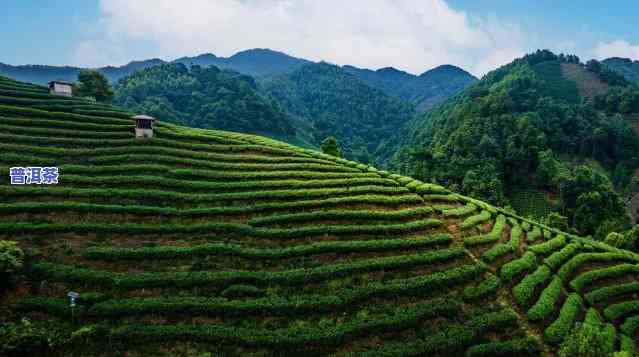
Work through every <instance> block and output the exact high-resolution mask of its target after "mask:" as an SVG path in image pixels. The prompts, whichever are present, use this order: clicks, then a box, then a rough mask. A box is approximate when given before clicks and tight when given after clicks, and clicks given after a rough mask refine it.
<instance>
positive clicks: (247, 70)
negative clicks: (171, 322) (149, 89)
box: [0, 48, 477, 112]
mask: <svg viewBox="0 0 639 357" xmlns="http://www.w3.org/2000/svg"><path fill="white" fill-rule="evenodd" d="M166 63H182V64H184V65H186V66H187V67H190V66H192V65H199V66H202V67H207V66H216V67H218V68H221V69H230V70H233V71H236V72H239V73H242V74H247V75H250V76H254V77H256V78H265V77H271V76H277V75H282V74H287V73H292V72H293V71H295V70H297V69H299V68H301V67H302V66H304V65H307V64H311V63H317V62H313V61H310V60H306V59H303V58H297V57H293V56H290V55H288V54H286V53H283V52H279V51H274V50H270V49H266V48H254V49H250V50H245V51H240V52H238V53H236V54H234V55H232V56H230V57H219V56H216V55H215V54H212V53H204V54H200V55H197V56H192V57H188V56H187V57H180V58H178V59H176V60H173V61H170V62H167V61H164V60H161V59H158V58H153V59H149V60H143V61H133V62H130V63H128V64H126V65H124V66H107V67H100V68H96V70H98V71H99V72H101V73H103V74H104V75H105V76H106V77H107V79H108V80H109V81H110V82H112V83H115V82H117V81H118V80H120V79H121V78H123V77H126V76H130V75H132V74H134V73H135V72H137V71H140V70H143V69H146V68H149V67H154V66H158V65H161V64H166ZM342 68H343V69H344V70H345V71H346V72H348V73H350V74H352V75H354V76H355V77H357V78H359V79H360V80H361V81H362V82H363V83H365V84H367V85H368V86H370V87H373V88H376V89H379V90H381V91H383V92H384V93H386V94H388V95H391V96H394V97H397V98H399V99H401V100H404V101H406V102H409V103H410V104H412V105H414V106H415V107H416V108H417V110H418V111H420V112H421V111H425V110H428V109H430V108H432V107H433V106H434V105H436V104H438V103H440V102H441V101H443V100H445V99H447V98H448V97H450V96H451V95H453V94H456V93H457V92H459V91H461V90H462V89H464V88H465V87H467V86H468V85H470V84H472V83H474V82H476V81H477V78H475V77H474V76H472V75H471V74H470V73H468V72H466V71H464V70H463V69H461V68H459V67H455V66H452V65H442V66H439V67H436V68H433V69H431V70H428V71H426V72H424V73H422V74H420V75H414V74H411V73H408V72H405V71H401V70H398V69H395V68H393V67H385V68H381V69H378V70H370V69H364V68H358V67H355V66H351V65H344V66H342ZM82 69H84V68H81V67H69V66H64V67H62V66H43V65H20V66H12V65H7V64H2V63H0V75H5V76H7V77H10V78H13V79H15V80H20V81H26V82H31V83H36V84H46V83H47V82H49V81H51V80H54V79H61V80H65V81H70V82H73V81H75V80H76V79H77V76H78V73H79V72H80V71H81V70H82Z"/></svg>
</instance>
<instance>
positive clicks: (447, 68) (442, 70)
mask: <svg viewBox="0 0 639 357" xmlns="http://www.w3.org/2000/svg"><path fill="white" fill-rule="evenodd" d="M439 74H457V75H464V76H469V77H472V78H475V79H476V77H475V76H473V75H472V74H470V73H468V72H467V71H465V70H463V69H461V68H459V67H457V66H453V65H452V64H443V65H440V66H437V67H435V68H432V69H429V70H428V71H426V72H424V73H422V74H420V75H419V77H425V76H432V75H439Z"/></svg>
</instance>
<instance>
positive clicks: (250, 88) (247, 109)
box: [114, 64, 295, 136]
mask: <svg viewBox="0 0 639 357" xmlns="http://www.w3.org/2000/svg"><path fill="white" fill-rule="evenodd" d="M114 102H115V104H118V105H121V106H124V107H126V108H128V109H130V110H132V111H134V112H139V113H145V114H149V115H153V116H155V117H157V118H159V119H160V120H163V121H167V122H172V123H177V124H184V125H187V126H191V127H196V128H214V129H220V130H231V131H238V132H247V133H266V134H269V133H270V134H271V135H276V136H293V135H295V128H294V127H293V125H292V124H291V121H290V118H289V117H288V116H287V115H286V113H285V112H284V111H283V110H282V109H281V108H280V107H279V105H277V103H276V102H275V101H274V100H273V99H272V98H269V97H267V96H265V95H263V94H260V93H259V92H258V91H257V84H256V83H255V80H254V79H253V78H252V77H250V76H246V75H241V74H239V73H237V72H233V71H230V70H220V69H219V68H217V67H215V66H210V67H206V68H202V67H200V66H192V67H191V68H190V69H189V68H187V67H186V66H185V65H183V64H166V65H161V66H156V67H152V68H148V69H145V70H142V71H139V72H136V73H135V74H133V75H131V76H129V77H126V78H123V79H121V80H120V81H119V82H118V83H117V85H116V86H115V98H114Z"/></svg>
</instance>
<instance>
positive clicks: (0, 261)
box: [0, 240, 24, 280]
mask: <svg viewBox="0 0 639 357" xmlns="http://www.w3.org/2000/svg"><path fill="white" fill-rule="evenodd" d="M23 259H24V252H23V251H22V249H20V248H19V247H18V243H17V242H14V241H7V240H0V280H4V279H6V278H7V277H9V276H10V275H12V274H15V273H16V272H18V271H19V270H20V269H22V264H23Z"/></svg>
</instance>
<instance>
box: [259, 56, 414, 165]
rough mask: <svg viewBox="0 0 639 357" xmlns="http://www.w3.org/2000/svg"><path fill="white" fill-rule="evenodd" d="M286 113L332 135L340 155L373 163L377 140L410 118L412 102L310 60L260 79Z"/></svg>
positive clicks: (322, 134)
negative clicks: (292, 68)
mask: <svg viewBox="0 0 639 357" xmlns="http://www.w3.org/2000/svg"><path fill="white" fill-rule="evenodd" d="M263 86H264V90H265V91H266V92H267V93H269V94H270V95H272V96H273V97H274V98H276V99H277V101H278V102H279V103H281V105H282V106H283V107H284V108H285V109H286V110H288V111H289V112H290V113H292V114H294V115H297V116H300V117H303V118H306V119H307V120H308V121H310V122H311V123H312V124H313V125H314V127H315V129H316V137H317V138H319V139H320V140H322V139H323V138H326V137H328V136H331V135H332V136H335V137H336V138H337V139H338V140H339V141H340V143H342V151H343V154H344V156H345V157H348V158H353V159H356V160H358V161H361V162H364V163H368V162H372V161H373V159H374V158H375V157H376V156H377V152H378V149H379V145H380V143H381V142H382V141H383V140H384V139H385V138H387V137H388V136H390V135H391V134H392V133H393V132H395V131H396V130H397V128H399V127H401V126H402V125H404V124H405V123H406V122H408V120H410V119H411V118H412V116H413V115H414V113H415V109H414V107H413V106H412V105H410V104H408V103H406V102H404V101H402V100H400V99H398V98H394V97H391V96H389V95H387V94H385V93H383V92H382V91H381V90H378V89H375V88H371V87H369V86H368V85H366V84H365V83H363V82H362V81H361V80H359V79H358V78H357V77H355V76H354V75H352V74H350V73H348V72H346V71H345V70H343V69H342V68H340V67H338V66H335V65H331V64H328V63H324V62H322V63H317V64H309V65H305V66H303V67H301V68H300V69H298V70H296V71H294V72H292V73H290V74H287V75H281V76H275V77H273V78H271V79H269V80H266V81H264V82H263Z"/></svg>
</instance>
